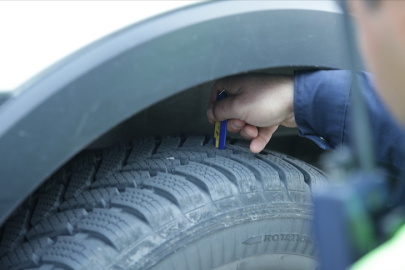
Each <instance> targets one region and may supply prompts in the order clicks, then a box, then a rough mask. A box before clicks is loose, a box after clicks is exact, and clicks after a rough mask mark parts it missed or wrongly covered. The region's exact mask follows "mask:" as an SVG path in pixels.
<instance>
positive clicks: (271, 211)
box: [0, 136, 326, 270]
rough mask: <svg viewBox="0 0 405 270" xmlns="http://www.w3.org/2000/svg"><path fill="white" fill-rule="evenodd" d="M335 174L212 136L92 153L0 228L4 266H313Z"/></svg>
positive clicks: (48, 184) (68, 166)
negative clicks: (324, 197) (327, 188)
mask: <svg viewBox="0 0 405 270" xmlns="http://www.w3.org/2000/svg"><path fill="white" fill-rule="evenodd" d="M325 179H326V178H325V175H324V173H323V172H321V171H320V170H318V169H317V168H315V167H313V166H311V165H309V164H306V163H304V162H302V161H299V160H297V159H295V158H292V157H289V156H286V155H282V154H279V153H275V152H271V151H268V150H264V151H262V152H261V153H260V154H256V155H255V154H252V153H251V152H250V151H249V148H248V146H247V145H245V144H243V143H241V142H238V141H233V142H232V143H230V142H227V145H226V148H225V149H223V150H218V149H215V148H214V147H213V145H212V142H211V141H208V139H207V138H206V137H205V136H188V137H159V138H146V139H142V140H135V141H133V142H132V143H131V144H130V145H120V146H115V147H110V148H106V149H103V150H94V151H89V150H87V151H84V152H82V153H81V154H79V155H78V156H77V157H75V158H73V159H72V161H70V162H69V163H68V164H66V165H65V166H64V167H63V168H62V169H60V170H59V171H58V172H56V173H55V174H54V175H53V176H52V177H50V178H49V179H48V180H47V181H46V182H45V183H44V184H43V185H42V186H41V187H39V188H38V190H37V191H36V192H35V193H34V194H33V195H31V196H30V198H28V199H27V200H26V201H25V202H24V203H23V204H22V205H21V206H20V207H19V208H18V209H17V210H16V211H15V213H14V214H13V215H12V216H11V217H10V218H9V219H8V221H7V222H6V223H5V224H4V225H3V226H2V237H1V241H0V256H1V259H0V268H1V269H27V268H28V269H47V270H51V269H154V270H155V269H159V270H170V269H173V270H174V269H176V270H181V269H193V270H199V269H201V270H202V269H217V270H231V269H238V270H240V269H251V270H253V269H291V270H293V269H299V270H305V269H308V270H314V269H316V267H317V260H316V253H317V248H316V240H315V239H314V234H313V231H312V228H311V220H312V217H313V213H312V209H311V207H312V198H311V194H312V193H311V192H313V191H314V190H315V189H316V188H317V187H318V186H319V185H322V183H324V182H325V181H326V180H325Z"/></svg>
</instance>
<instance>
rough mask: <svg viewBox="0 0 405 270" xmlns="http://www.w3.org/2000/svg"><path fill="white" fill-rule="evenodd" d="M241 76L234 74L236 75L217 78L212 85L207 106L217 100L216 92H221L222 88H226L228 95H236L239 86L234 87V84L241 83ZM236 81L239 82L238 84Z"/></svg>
mask: <svg viewBox="0 0 405 270" xmlns="http://www.w3.org/2000/svg"><path fill="white" fill-rule="evenodd" d="M242 77H243V76H241V75H236V76H228V77H225V78H222V79H219V80H218V81H216V82H215V84H214V86H213V87H212V91H211V96H210V100H209V103H208V108H209V107H211V106H212V104H214V103H215V101H216V100H217V93H218V92H221V91H222V90H224V89H225V90H226V92H227V93H228V95H229V96H233V95H236V93H237V92H238V91H239V89H240V87H235V86H236V85H239V84H241V82H240V81H241V79H242ZM238 81H239V82H240V83H239V84H238Z"/></svg>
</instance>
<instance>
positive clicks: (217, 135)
mask: <svg viewBox="0 0 405 270" xmlns="http://www.w3.org/2000/svg"><path fill="white" fill-rule="evenodd" d="M226 97H228V94H227V92H226V90H225V89H224V90H222V91H221V92H218V93H217V101H219V100H222V99H224V98H226ZM227 123H228V120H224V121H216V122H215V130H214V139H213V144H214V146H215V147H216V148H218V149H224V148H225V143H226V124H227Z"/></svg>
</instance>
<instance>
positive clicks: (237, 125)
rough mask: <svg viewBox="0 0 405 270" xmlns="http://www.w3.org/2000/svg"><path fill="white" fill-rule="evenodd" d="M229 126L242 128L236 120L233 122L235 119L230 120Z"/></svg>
mask: <svg viewBox="0 0 405 270" xmlns="http://www.w3.org/2000/svg"><path fill="white" fill-rule="evenodd" d="M231 126H232V127H233V128H234V129H241V128H242V126H241V125H240V124H239V123H238V122H235V121H231Z"/></svg>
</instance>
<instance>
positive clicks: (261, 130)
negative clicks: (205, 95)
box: [207, 74, 297, 153]
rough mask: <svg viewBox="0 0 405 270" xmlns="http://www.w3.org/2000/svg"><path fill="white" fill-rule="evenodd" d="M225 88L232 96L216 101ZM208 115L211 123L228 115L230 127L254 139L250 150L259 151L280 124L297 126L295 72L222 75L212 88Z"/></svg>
mask: <svg viewBox="0 0 405 270" xmlns="http://www.w3.org/2000/svg"><path fill="white" fill-rule="evenodd" d="M223 89H226V91H227V93H228V97H227V98H225V99H223V100H220V101H216V96H217V92H220V91H222V90H223ZM207 117H208V121H209V122H210V123H211V124H214V123H215V121H224V120H226V119H228V125H227V128H228V131H230V132H233V133H237V132H240V134H241V135H242V137H244V138H245V139H248V140H252V142H251V143H250V151H252V152H253V153H259V152H260V151H262V150H263V149H264V147H265V146H266V144H267V143H268V142H269V141H270V138H271V136H272V135H273V133H274V132H275V131H276V130H277V128H278V126H279V125H283V126H286V127H296V126H297V125H296V123H295V118H294V76H285V75H270V74H246V75H237V76H230V77H226V78H223V79H220V80H218V81H217V82H216V83H215V84H214V87H213V88H212V92H211V97H210V101H209V104H208V109H207Z"/></svg>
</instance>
